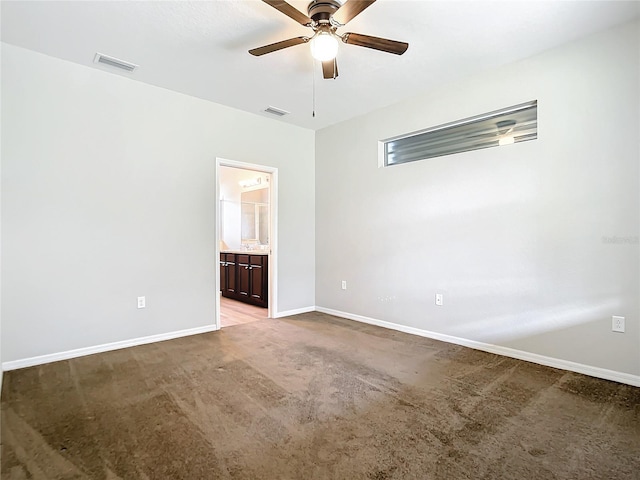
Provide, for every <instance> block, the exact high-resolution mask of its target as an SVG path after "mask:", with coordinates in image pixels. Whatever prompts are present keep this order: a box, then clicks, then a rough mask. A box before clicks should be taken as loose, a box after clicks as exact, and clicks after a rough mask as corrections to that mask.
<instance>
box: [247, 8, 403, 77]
mask: <svg viewBox="0 0 640 480" xmlns="http://www.w3.org/2000/svg"><path fill="white" fill-rule="evenodd" d="M262 1H263V2H264V3H266V4H268V5H271V6H272V7H273V8H275V9H276V10H279V11H280V12H282V13H284V14H285V15H286V16H288V17H290V18H292V19H294V20H295V21H296V22H298V23H300V24H301V25H304V26H305V27H309V28H311V29H312V30H313V32H314V33H313V35H312V36H311V37H295V38H290V39H288V40H282V41H280V42H276V43H272V44H270V45H265V46H263V47H258V48H254V49H252V50H249V53H250V54H251V55H255V56H256V57H259V56H260V55H265V54H267V53H271V52H275V51H278V50H282V49H283V48H288V47H293V46H295V45H300V44H303V43H307V42H309V43H310V45H311V54H312V55H313V57H314V58H315V59H317V60H319V61H321V62H322V75H323V77H324V78H336V77H337V76H338V64H337V61H336V54H337V53H338V40H342V42H344V43H347V44H349V45H357V46H360V47H367V48H373V49H374V50H380V51H383V52H388V53H395V54H396V55H402V54H403V53H404V52H406V51H407V48H409V44H408V43H406V42H398V41H396V40H389V39H386V38H380V37H372V36H370V35H362V34H360V33H351V32H348V33H344V34H342V35H340V34H338V33H337V32H336V30H337V29H338V28H340V27H343V26H345V25H346V24H347V23H348V22H350V21H351V20H353V18H354V17H355V16H356V15H358V14H360V13H361V12H362V11H363V10H364V9H366V8H367V7H369V6H370V5H371V4H372V3H374V2H375V1H376V0H346V1H345V2H344V3H341V2H340V1H338V0H313V1H312V2H311V3H310V4H309V6H308V7H307V13H308V15H305V14H304V13H302V12H301V11H300V10H298V9H296V8H295V7H293V6H292V5H290V4H288V3H287V2H285V1H284V0H262Z"/></svg>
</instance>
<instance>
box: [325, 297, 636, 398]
mask: <svg viewBox="0 0 640 480" xmlns="http://www.w3.org/2000/svg"><path fill="white" fill-rule="evenodd" d="M316 311H318V312H322V313H327V314H329V315H334V316H336V317H342V318H347V319H349V320H355V321H357V322H362V323H368V324H370V325H377V326H378V327H384V328H389V329H391V330H397V331H400V332H405V333H410V334H412V335H419V336H421V337H427V338H433V339H434V340H441V341H443V342H448V343H455V344H456V345H462V346H464V347H469V348H474V349H476V350H482V351H484V352H489V353H495V354H497V355H504V356H505V357H511V358H517V359H519V360H526V361H527V362H533V363H538V364H540V365H546V366H548V367H554V368H559V369H561V370H569V371H571V372H576V373H582V374H584V375H589V376H591V377H597V378H603V379H605V380H613V381H614V382H619V383H625V384H627V385H633V386H634V387H640V375H632V374H630V373H624V372H616V371H615V370H607V369H606V368H600V367H592V366H590V365H584V364H582V363H576V362H570V361H568V360H562V359H559V358H553V357H547V356H544V355H538V354H537V353H530V352H525V351H522V350H516V349H514V348H509V347H502V346H500V345H492V344H490V343H483V342H476V341H475V340H468V339H466V338H460V337H454V336H451V335H444V334H442V333H437V332H431V331H429V330H422V329H419V328H414V327H407V326H405V325H400V324H398V323H391V322H385V321H383V320H377V319H375V318H370V317H365V316H362V315H355V314H353V313H348V312H341V311H339V310H333V309H331V308H325V307H316Z"/></svg>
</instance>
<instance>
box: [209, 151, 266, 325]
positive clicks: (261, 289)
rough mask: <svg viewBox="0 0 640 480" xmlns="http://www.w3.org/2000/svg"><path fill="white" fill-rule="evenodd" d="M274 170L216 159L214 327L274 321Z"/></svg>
mask: <svg viewBox="0 0 640 480" xmlns="http://www.w3.org/2000/svg"><path fill="white" fill-rule="evenodd" d="M277 188H278V170H277V168H274V167H268V166H265V165H258V164H250V163H245V162H237V161H233V160H226V159H221V158H218V159H216V235H215V237H216V238H215V239H216V245H215V252H216V265H217V268H216V273H215V278H216V300H217V301H216V309H215V316H216V328H217V329H220V328H224V327H227V326H231V325H237V324H241V323H249V322H252V321H258V320H261V319H267V318H273V315H274V313H275V312H276V311H277V310H276V298H277V297H276V291H277V271H276V268H277V267H276V266H277V262H276V258H277V228H276V226H277V212H278V209H277V198H278V196H277Z"/></svg>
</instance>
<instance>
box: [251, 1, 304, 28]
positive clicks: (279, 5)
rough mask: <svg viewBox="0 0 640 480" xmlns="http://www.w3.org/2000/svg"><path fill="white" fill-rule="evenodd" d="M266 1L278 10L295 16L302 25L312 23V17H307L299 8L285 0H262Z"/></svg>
mask: <svg viewBox="0 0 640 480" xmlns="http://www.w3.org/2000/svg"><path fill="white" fill-rule="evenodd" d="M262 1H263V2H264V3H267V4H269V5H271V6H272V7H273V8H275V9H276V10H279V11H280V12H282V13H284V14H285V15H286V16H287V17H290V18H293V19H294V20H295V21H296V22H298V23H299V24H301V25H305V26H306V25H311V19H310V18H309V17H307V16H306V15H305V14H304V13H302V12H301V11H300V10H298V9H297V8H295V7H293V6H291V5H289V4H288V3H287V2H285V1H284V0H262Z"/></svg>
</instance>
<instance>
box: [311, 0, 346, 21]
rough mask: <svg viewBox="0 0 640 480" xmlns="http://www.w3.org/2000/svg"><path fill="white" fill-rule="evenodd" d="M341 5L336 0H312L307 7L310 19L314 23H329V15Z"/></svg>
mask: <svg viewBox="0 0 640 480" xmlns="http://www.w3.org/2000/svg"><path fill="white" fill-rule="evenodd" d="M341 6H342V4H341V3H340V2H339V1H337V0H313V1H312V2H311V3H310V4H309V6H308V7H307V12H308V14H309V17H310V18H311V20H313V21H314V22H316V23H329V19H330V18H331V15H333V14H334V13H336V11H337V10H338V9H339V8H340V7H341Z"/></svg>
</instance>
